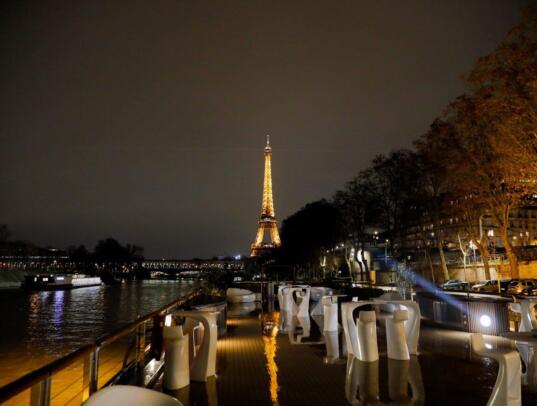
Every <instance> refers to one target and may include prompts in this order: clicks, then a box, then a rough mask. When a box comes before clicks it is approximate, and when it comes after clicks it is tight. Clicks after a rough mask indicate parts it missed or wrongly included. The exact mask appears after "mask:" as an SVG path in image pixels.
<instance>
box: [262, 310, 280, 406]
mask: <svg viewBox="0 0 537 406" xmlns="http://www.w3.org/2000/svg"><path fill="white" fill-rule="evenodd" d="M279 323H280V313H279V312H271V313H265V314H263V315H262V316H261V328H262V331H263V348H264V352H265V358H266V360H267V372H268V374H269V384H270V386H269V388H270V400H271V401H272V403H273V404H274V405H278V404H279V402H278V391H279V390H280V387H279V385H278V365H277V364H276V350H277V349H278V344H277V341H276V336H277V335H278V325H279Z"/></svg>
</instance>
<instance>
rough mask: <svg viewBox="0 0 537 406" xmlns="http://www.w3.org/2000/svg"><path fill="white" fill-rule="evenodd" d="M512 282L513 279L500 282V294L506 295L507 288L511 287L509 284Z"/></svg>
mask: <svg viewBox="0 0 537 406" xmlns="http://www.w3.org/2000/svg"><path fill="white" fill-rule="evenodd" d="M511 282H512V279H504V280H501V281H500V292H501V293H505V292H507V288H508V287H509V284H510V283H511Z"/></svg>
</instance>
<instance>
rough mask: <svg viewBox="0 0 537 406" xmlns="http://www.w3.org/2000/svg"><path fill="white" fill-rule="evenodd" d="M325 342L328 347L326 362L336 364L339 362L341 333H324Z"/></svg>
mask: <svg viewBox="0 0 537 406" xmlns="http://www.w3.org/2000/svg"><path fill="white" fill-rule="evenodd" d="M323 334H324V342H325V345H326V357H324V362H325V363H327V364H335V363H337V362H338V361H339V333H338V332H336V331H324V332H323Z"/></svg>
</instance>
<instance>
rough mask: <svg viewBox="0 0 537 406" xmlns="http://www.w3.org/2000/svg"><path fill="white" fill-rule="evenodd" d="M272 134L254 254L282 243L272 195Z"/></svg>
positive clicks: (264, 252)
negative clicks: (265, 238) (268, 240)
mask: <svg viewBox="0 0 537 406" xmlns="http://www.w3.org/2000/svg"><path fill="white" fill-rule="evenodd" d="M269 137H270V136H269V135H267V145H266V146H265V150H264V152H265V176H264V178H263V200H262V204H261V218H260V220H259V227H258V229H257V235H256V238H255V241H254V243H253V244H252V254H251V255H252V256H253V257H256V256H260V255H265V254H267V253H268V252H269V251H270V250H271V249H273V248H275V247H279V246H280V245H281V242H280V235H279V233H278V224H277V222H276V216H275V214H274V200H273V197H272V165H271V159H272V148H271V147H270V138H269ZM267 231H268V232H269V234H270V242H269V243H265V242H263V240H264V237H265V232H267Z"/></svg>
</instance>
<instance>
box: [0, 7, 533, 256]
mask: <svg viewBox="0 0 537 406" xmlns="http://www.w3.org/2000/svg"><path fill="white" fill-rule="evenodd" d="M527 3H528V2H527V1H515V0H494V1H493V0H488V1H485V0H483V1H477V0H475V1H468V0H466V1H454V0H445V1H430V0H423V1H395V0H389V1H388V0H386V1H365V0H361V1H349V2H346V1H311V0H309V1H197V0H196V1H194V0H192V1H179V0H175V1H172V0H168V1H164V0H151V1H148V0H129V1H112V0H99V1H97V0H92V1H73V0H64V1H54V0H47V1H43V0H40V1H33V2H32V1H25V2H23V1H13V2H10V1H6V0H4V1H2V5H1V6H0V8H1V13H2V14H1V20H0V55H1V63H0V89H1V96H0V174H1V175H0V223H7V224H8V226H9V228H10V229H11V230H12V232H13V238H16V239H27V240H31V241H33V242H35V243H37V244H41V245H53V246H57V247H60V248H63V247H65V246H67V245H69V244H79V243H83V244H86V245H87V246H88V247H89V248H93V247H94V245H95V243H96V241H97V240H98V239H102V238H105V237H109V236H112V237H115V238H117V239H119V240H120V241H121V242H123V243H125V242H130V243H136V244H140V245H142V246H144V247H145V254H146V257H152V258H154V257H177V258H190V257H195V256H198V257H211V256H213V255H231V254H232V255H235V254H238V253H243V254H247V253H248V252H249V245H250V244H251V242H252V240H253V238H254V236H255V232H256V228H257V220H258V218H259V214H260V209H261V192H262V176H263V147H264V143H265V135H266V134H267V133H268V134H270V135H271V142H272V147H273V182H274V193H275V196H274V200H275V209H276V216H277V217H278V219H279V220H280V222H281V220H283V219H284V218H285V217H287V216H288V215H290V214H292V213H293V212H295V211H296V210H297V209H299V208H300V207H301V206H303V205H304V204H306V203H307V202H310V201H312V200H316V199H319V198H322V197H330V196H331V195H332V193H333V192H334V191H335V190H337V189H338V188H340V187H342V185H343V184H344V183H345V182H346V181H347V180H349V179H351V178H352V177H353V176H354V175H355V174H356V173H357V172H358V171H359V170H361V169H363V168H365V167H367V165H368V163H369V161H370V160H371V159H372V158H373V157H374V156H375V155H376V154H378V153H387V152H389V151H390V150H391V149H394V148H400V147H408V146H410V145H411V140H412V139H413V138H415V137H416V136H418V135H419V134H421V133H423V132H424V131H425V130H426V129H427V127H428V125H429V124H430V123H431V122H432V121H433V119H434V118H435V117H437V116H438V115H439V114H441V112H442V110H443V109H444V107H445V106H446V104H447V103H448V102H449V101H450V100H451V99H453V98H454V97H455V96H457V95H458V94H460V93H461V92H462V91H463V83H462V81H461V76H462V75H464V74H466V73H468V71H469V69H470V68H471V66H472V65H473V63H474V61H475V60H476V58H477V57H478V56H479V55H483V54H486V53H488V52H490V51H491V50H492V49H493V48H494V47H495V45H496V44H497V43H498V42H499V41H501V40H502V38H503V37H504V36H505V34H506V33H507V31H508V30H509V29H510V28H511V27H513V26H514V25H516V24H517V23H518V22H519V20H520V7H521V6H522V5H524V4H527Z"/></svg>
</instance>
